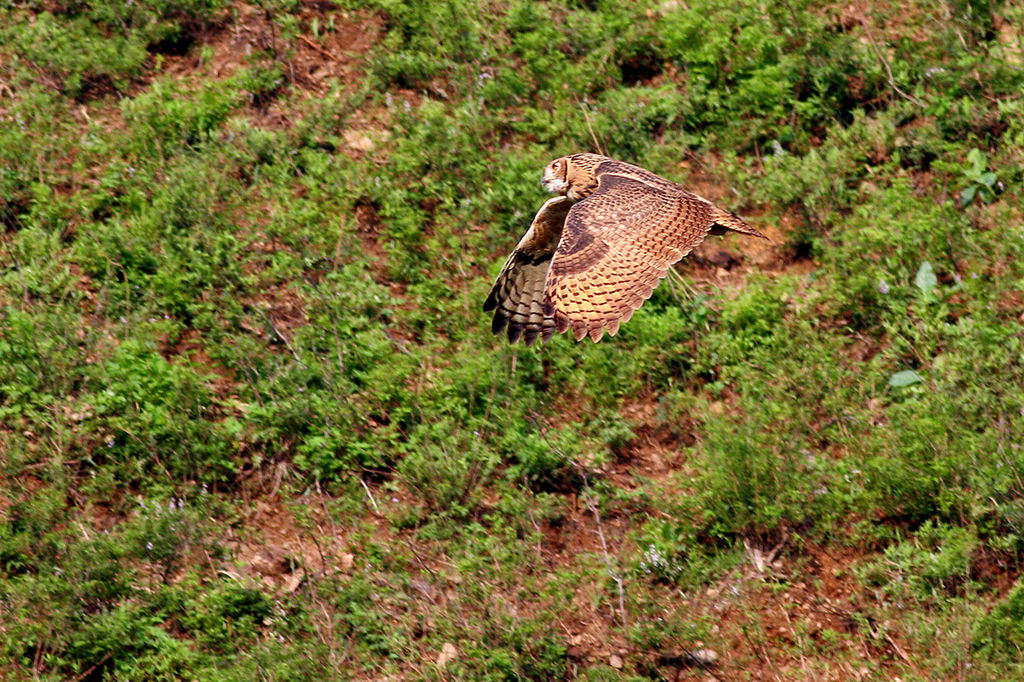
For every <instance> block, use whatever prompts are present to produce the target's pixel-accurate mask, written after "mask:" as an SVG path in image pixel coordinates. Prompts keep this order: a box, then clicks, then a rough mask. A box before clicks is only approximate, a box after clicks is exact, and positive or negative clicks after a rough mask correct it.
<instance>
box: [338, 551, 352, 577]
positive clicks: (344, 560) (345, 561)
mask: <svg viewBox="0 0 1024 682" xmlns="http://www.w3.org/2000/svg"><path fill="white" fill-rule="evenodd" d="M355 562H356V557H355V555H354V554H342V555H341V556H340V557H338V568H339V569H340V570H342V571H345V572H346V573H347V572H349V571H351V570H352V566H354V565H355Z"/></svg>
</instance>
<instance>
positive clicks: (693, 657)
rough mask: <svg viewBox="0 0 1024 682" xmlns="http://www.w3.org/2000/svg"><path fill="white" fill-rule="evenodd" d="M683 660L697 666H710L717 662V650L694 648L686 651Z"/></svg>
mask: <svg viewBox="0 0 1024 682" xmlns="http://www.w3.org/2000/svg"><path fill="white" fill-rule="evenodd" d="M683 660H684V661H685V662H686V663H688V664H689V665H692V666H695V667H698V668H710V667H711V666H713V665H715V663H717V662H718V652H717V651H715V650H714V649H694V650H693V651H687V652H686V656H685V657H684V658H683Z"/></svg>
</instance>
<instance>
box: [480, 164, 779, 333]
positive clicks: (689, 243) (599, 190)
mask: <svg viewBox="0 0 1024 682" xmlns="http://www.w3.org/2000/svg"><path fill="white" fill-rule="evenodd" d="M543 183H544V187H545V188H547V189H548V190H549V191H551V192H552V193H554V194H556V195H558V196H556V197H554V198H552V199H548V200H547V202H545V203H544V205H543V206H541V207H540V210H539V211H537V215H536V217H535V218H534V219H533V223H532V224H531V225H530V229H529V230H527V231H526V234H525V235H523V238H522V239H521V240H520V241H519V244H518V245H517V246H516V248H515V250H514V251H513V252H512V255H511V256H509V258H508V260H507V261H506V262H505V267H503V268H502V269H501V273H500V274H499V275H498V279H497V281H496V282H495V283H494V286H493V287H492V288H491V293H490V294H489V295H488V296H487V300H486V301H484V310H485V311H491V310H493V311H494V321H493V322H492V324H491V330H492V331H493V332H494V333H495V334H500V333H501V332H502V330H505V329H506V328H507V334H508V340H509V341H511V342H513V343H515V342H516V341H518V340H519V339H520V338H522V339H523V341H524V342H525V343H526V345H530V344H531V343H533V342H534V341H536V340H537V337H538V336H540V337H541V338H542V339H544V341H547V340H548V339H550V338H551V336H552V335H553V334H554V333H555V332H556V331H557V332H559V333H561V332H564V331H566V330H568V329H569V327H572V333H573V335H574V336H575V337H576V340H577V341H579V340H581V339H582V338H583V337H584V336H588V335H589V336H590V338H591V339H593V340H594V341H600V340H601V336H602V335H603V334H604V330H605V329H607V330H608V333H609V334H615V332H617V331H618V330H619V324H621V323H622V322H625V321H627V320H629V318H630V317H632V315H633V311H634V310H636V309H637V308H639V307H640V306H641V305H642V304H643V302H644V301H646V300H647V299H648V298H650V297H651V292H653V291H654V287H656V286H657V285H658V282H659V281H660V280H661V279H662V278H663V277H664V276H665V275H667V274H668V269H669V268H670V267H671V266H672V264H673V263H675V262H676V261H678V260H679V259H681V258H682V257H683V256H685V255H686V254H688V253H690V251H691V250H692V249H693V247H695V246H697V245H698V244H700V243H701V242H702V241H704V237H705V236H706V235H708V234H724V233H725V232H727V231H732V232H740V233H742V234H749V235H752V236H754V237H760V238H762V239H767V237H765V236H764V235H763V234H761V233H760V232H758V231H757V230H755V229H754V228H752V227H751V226H750V225H747V224H746V223H745V222H743V220H741V219H740V218H738V217H737V216H735V215H733V214H732V213H729V212H728V211H724V210H722V209H720V208H718V207H717V206H715V205H714V204H712V203H711V202H710V201H708V200H707V199H705V198H703V197H700V196H697V195H696V194H693V193H692V192H687V191H686V190H685V189H683V188H682V187H680V186H679V185H677V184H675V183H674V182H669V181H668V180H665V179H664V178H662V177H659V176H657V175H655V174H654V173H651V172H650V171H648V170H644V169H643V168H640V167H639V166H634V165H632V164H629V163H624V162H622V161H616V160H614V159H610V158H608V157H607V156H600V155H598V154H573V155H572V156H565V157H562V158H560V159H556V160H555V161H552V162H551V164H550V165H548V167H547V168H545V169H544V180H543Z"/></svg>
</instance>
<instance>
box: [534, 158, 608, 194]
mask: <svg viewBox="0 0 1024 682" xmlns="http://www.w3.org/2000/svg"><path fill="white" fill-rule="evenodd" d="M608 160H609V159H608V157H606V156H601V155H600V154H573V155H571V156H563V157H562V158H560V159H555V160H554V161H552V162H551V163H549V164H548V165H547V167H546V168H545V169H544V179H543V181H542V183H543V185H544V188H545V189H547V190H548V191H549V192H551V193H552V194H564V195H565V196H567V197H568V198H569V199H571V200H572V201H579V200H580V199H585V198H587V197H588V196H590V195H591V194H592V193H593V192H594V190H595V189H597V167H598V166H599V165H601V163H602V162H604V161H608Z"/></svg>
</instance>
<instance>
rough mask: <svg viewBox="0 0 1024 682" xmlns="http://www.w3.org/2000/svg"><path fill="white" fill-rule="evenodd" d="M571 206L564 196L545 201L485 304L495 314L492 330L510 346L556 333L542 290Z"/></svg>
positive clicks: (485, 307)
mask: <svg viewBox="0 0 1024 682" xmlns="http://www.w3.org/2000/svg"><path fill="white" fill-rule="evenodd" d="M572 205H573V202H572V201H570V200H569V199H567V198H566V197H554V198H552V199H548V200H547V201H546V202H544V205H543V206H541V207H540V210H539V211H537V215H536V217H534V219H533V223H531V224H530V229H528V230H527V231H526V234H525V235H523V238H522V239H520V240H519V244H518V245H517V246H516V248H515V250H514V251H512V255H511V256H509V257H508V260H507V261H505V266H504V267H503V268H502V269H501V272H500V273H499V274H498V279H497V280H496V281H495V282H494V286H493V287H491V292H490V294H488V296H487V300H485V301H484V310H485V311H491V310H493V311H494V319H493V320H492V322H491V331H493V332H494V333H495V334H500V333H501V332H502V331H503V330H506V331H507V334H508V340H509V341H511V342H512V343H515V342H516V341H518V340H519V339H520V338H522V339H523V341H524V342H525V343H526V345H528V346H529V345H530V344H532V343H533V342H534V341H536V340H537V337H538V336H542V337H543V339H544V340H545V341H547V340H548V339H549V338H551V335H552V334H554V333H555V322H554V318H553V317H552V316H551V315H545V314H544V312H543V307H544V288H545V286H546V284H547V277H548V269H549V268H550V266H551V258H552V256H554V254H555V248H556V247H557V246H558V241H559V239H561V237H562V227H563V225H564V224H565V216H566V215H567V214H568V213H569V209H570V208H572Z"/></svg>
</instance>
